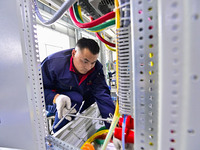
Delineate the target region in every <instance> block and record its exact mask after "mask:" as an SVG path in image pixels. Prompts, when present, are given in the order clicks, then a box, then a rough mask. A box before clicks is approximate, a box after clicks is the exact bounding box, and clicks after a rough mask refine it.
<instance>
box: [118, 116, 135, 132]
mask: <svg viewBox="0 0 200 150" xmlns="http://www.w3.org/2000/svg"><path fill="white" fill-rule="evenodd" d="M122 123H123V118H119V126H120V127H122ZM125 128H128V129H134V120H133V118H132V117H131V116H130V115H129V116H127V118H126V127H125Z"/></svg>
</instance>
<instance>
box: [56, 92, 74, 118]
mask: <svg viewBox="0 0 200 150" xmlns="http://www.w3.org/2000/svg"><path fill="white" fill-rule="evenodd" d="M64 108H65V109H70V108H71V99H70V98H69V97H68V96H66V95H62V94H61V95H59V96H58V97H57V98H56V109H57V112H58V118H59V119H61V118H62V117H63V116H64V115H65V114H64V112H63V109H64Z"/></svg>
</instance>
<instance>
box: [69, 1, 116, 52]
mask: <svg viewBox="0 0 200 150" xmlns="http://www.w3.org/2000/svg"><path fill="white" fill-rule="evenodd" d="M69 12H70V16H71V19H72V20H73V22H74V24H75V25H77V26H78V27H80V28H84V29H86V30H87V31H90V32H95V35H96V36H97V37H98V39H99V40H100V41H102V42H103V43H104V44H105V45H106V47H107V48H108V49H110V50H111V49H112V48H110V47H109V46H111V47H115V44H114V43H111V42H108V41H107V40H105V39H104V38H103V37H102V36H101V35H100V34H99V33H98V32H100V31H102V30H104V29H106V28H107V27H109V26H112V25H114V24H115V19H114V18H115V12H113V11H112V12H109V13H107V14H106V15H104V16H102V17H100V18H98V19H96V20H93V19H92V18H91V22H88V23H84V22H83V19H82V15H81V7H80V6H77V3H75V4H74V5H73V6H72V7H70V8H69ZM108 45H109V46H108ZM112 50H113V51H115V50H114V49H112Z"/></svg>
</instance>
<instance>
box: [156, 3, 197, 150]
mask: <svg viewBox="0 0 200 150" xmlns="http://www.w3.org/2000/svg"><path fill="white" fill-rule="evenodd" d="M199 17H200V1H199V0H173V1H167V0H166V1H160V3H159V19H160V22H159V26H160V34H159V37H160V40H159V42H160V55H159V57H160V61H159V62H160V67H159V68H160V92H159V93H160V95H159V97H160V100H161V101H160V104H159V127H160V128H159V148H158V149H159V150H179V149H180V150H188V149H191V150H198V149H199V147H200V143H199V139H200V127H199V124H200V117H199V113H200V111H199V110H200V109H199V106H200V100H199V98H200V92H199V90H200V81H199V76H200V68H199V56H200V51H199V47H200V42H199V39H200V28H199V26H200V18H199Z"/></svg>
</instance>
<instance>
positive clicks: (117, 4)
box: [115, 0, 120, 93]
mask: <svg viewBox="0 0 200 150" xmlns="http://www.w3.org/2000/svg"><path fill="white" fill-rule="evenodd" d="M118 7H119V3H118V0H115V11H116V12H115V13H116V32H118V31H117V29H119V28H120V12H119V8H118ZM117 35H118V34H116V36H117ZM117 44H118V43H117V40H116V46H115V47H116V55H117V57H116V58H117V59H116V82H117V93H118V90H119V73H118V72H119V70H118V66H119V63H118V46H117Z"/></svg>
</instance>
